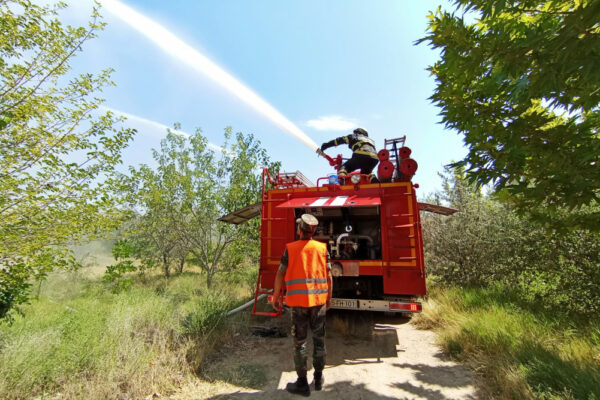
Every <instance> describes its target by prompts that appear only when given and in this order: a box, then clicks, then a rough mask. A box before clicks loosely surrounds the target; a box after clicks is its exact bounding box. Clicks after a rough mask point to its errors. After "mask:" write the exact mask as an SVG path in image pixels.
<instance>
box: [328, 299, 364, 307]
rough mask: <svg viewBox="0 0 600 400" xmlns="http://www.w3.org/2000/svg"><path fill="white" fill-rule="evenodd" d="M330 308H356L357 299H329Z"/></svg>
mask: <svg viewBox="0 0 600 400" xmlns="http://www.w3.org/2000/svg"><path fill="white" fill-rule="evenodd" d="M331 307H332V308H343V309H347V310H356V309H358V300H353V299H331Z"/></svg>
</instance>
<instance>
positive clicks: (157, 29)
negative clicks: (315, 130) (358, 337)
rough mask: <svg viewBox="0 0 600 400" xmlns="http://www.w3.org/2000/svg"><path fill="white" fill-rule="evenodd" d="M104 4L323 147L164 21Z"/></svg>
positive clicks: (110, 1) (112, 1) (111, 0)
mask: <svg viewBox="0 0 600 400" xmlns="http://www.w3.org/2000/svg"><path fill="white" fill-rule="evenodd" d="M101 4H102V6H104V7H105V8H106V9H107V10H108V11H109V12H111V13H113V14H115V15H116V16H117V17H119V18H120V19H122V20H123V21H124V22H125V23H127V24H128V25H130V26H131V27H132V28H134V29H136V30H137V31H139V32H140V33H142V34H143V35H144V36H146V37H147V38H148V39H150V40H152V41H153V42H154V43H155V44H157V45H158V46H159V47H160V48H161V49H163V50H164V51H165V52H167V53H168V54H170V55H171V56H173V57H175V58H177V59H179V60H180V61H182V62H183V63H185V64H186V65H188V66H190V67H191V68H193V69H194V70H196V71H197V72H200V73H202V74H203V75H206V76H207V77H209V78H210V79H212V80H213V81H215V82H216V83H218V84H219V85H220V86H222V87H224V88H225V89H227V90H228V91H229V92H231V93H232V94H234V95H235V96H236V97H238V98H239V99H240V100H242V101H243V102H244V103H246V104H247V105H249V106H250V107H252V108H253V109H254V110H255V111H257V112H258V113H260V114H262V115H263V116H264V117H266V118H267V119H268V120H270V121H271V122H273V123H274V124H275V125H277V126H278V127H280V128H281V129H283V130H284V131H285V132H286V133H288V134H290V135H291V136H292V137H294V138H296V139H298V140H299V141H300V142H302V143H303V144H304V145H306V146H307V147H308V148H310V149H311V150H312V151H316V150H317V149H318V148H319V146H318V145H317V144H316V143H315V142H314V141H313V140H312V139H311V138H310V137H308V136H307V135H306V134H305V133H304V132H303V131H302V130H301V129H300V128H298V127H297V126H296V125H295V124H294V123H293V122H291V121H290V120H289V119H287V118H286V117H285V116H284V115H283V114H281V113H280V112H279V111H278V110H277V109H275V108H274V107H273V106H272V105H270V104H269V103H267V102H266V101H265V100H263V99H262V98H261V97H260V96H259V95H258V94H256V93H254V91H252V89H250V88H249V87H248V86H246V85H245V84H243V83H242V82H240V81H239V80H238V79H236V78H235V77H233V76H232V75H230V74H229V73H227V72H226V71H225V70H223V69H222V68H221V67H219V66H218V65H217V64H215V63H214V62H213V61H211V60H210V59H208V58H207V57H205V56H204V55H202V54H200V53H199V52H198V51H197V50H196V49H194V48H193V47H191V46H190V45H188V44H187V43H185V42H183V41H182V40H181V39H179V38H178V37H177V36H175V35H174V34H173V33H171V32H170V31H169V30H167V29H166V28H165V27H163V26H162V25H160V24H158V23H156V22H155V21H153V20H151V19H150V18H148V17H146V16H144V15H142V14H140V13H138V12H137V11H135V10H133V9H132V8H131V7H129V6H126V5H125V4H123V3H121V2H120V1H117V0H102V1H101Z"/></svg>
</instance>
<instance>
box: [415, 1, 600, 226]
mask: <svg viewBox="0 0 600 400" xmlns="http://www.w3.org/2000/svg"><path fill="white" fill-rule="evenodd" d="M455 4H456V5H457V9H456V10H455V11H454V12H447V11H442V10H440V9H438V10H437V12H436V13H432V14H431V15H430V16H429V18H430V21H429V33H428V35H427V36H426V37H425V38H423V39H421V40H420V41H419V42H423V41H425V42H428V43H429V44H430V45H431V46H432V47H433V48H435V49H439V50H440V51H441V59H440V60H439V61H438V62H436V63H435V64H434V65H433V66H431V67H430V68H429V70H430V71H431V73H432V74H433V75H434V76H435V78H436V82H437V87H436V90H435V92H434V94H433V95H432V96H431V99H432V100H433V102H434V103H435V104H437V105H438V106H439V107H440V108H441V116H442V121H443V122H444V124H445V125H446V127H448V128H451V129H455V130H456V131H458V132H459V133H460V134H462V135H463V136H464V140H465V143H466V145H467V146H468V149H469V152H468V154H467V156H466V158H465V159H464V160H462V161H461V162H459V163H457V165H461V166H465V167H466V171H467V176H468V177H469V178H470V180H472V181H474V182H477V183H478V184H481V185H484V184H488V183H493V184H494V186H495V188H496V190H498V191H501V192H503V196H504V198H505V199H506V200H508V201H510V202H511V203H513V204H514V205H515V206H516V207H517V209H518V210H520V211H522V212H527V213H529V214H530V215H532V216H533V217H535V218H536V219H537V220H539V221H542V222H545V223H547V224H550V225H553V226H555V227H559V228H560V227H570V228H572V227H578V226H579V227H587V228H591V229H594V230H599V229H600V207H599V206H598V205H599V204H600V198H599V195H600V133H599V126H600V108H599V103H600V68H598V65H600V22H599V21H600V2H598V1H594V0H546V1H541V0H524V1H516V0H493V1H483V0H457V1H455Z"/></svg>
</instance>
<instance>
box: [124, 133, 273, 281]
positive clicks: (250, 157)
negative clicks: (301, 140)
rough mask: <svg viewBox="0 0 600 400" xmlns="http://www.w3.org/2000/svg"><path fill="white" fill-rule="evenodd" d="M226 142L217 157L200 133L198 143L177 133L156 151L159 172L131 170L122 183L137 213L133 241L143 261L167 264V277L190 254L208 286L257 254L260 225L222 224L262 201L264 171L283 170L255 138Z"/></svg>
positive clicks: (228, 135)
mask: <svg viewBox="0 0 600 400" xmlns="http://www.w3.org/2000/svg"><path fill="white" fill-rule="evenodd" d="M225 140H226V141H225V144H224V145H223V147H222V148H221V149H220V150H215V149H214V147H213V148H211V145H209V143H208V142H207V140H206V138H205V137H203V136H202V134H201V132H200V131H199V130H198V131H197V132H196V133H195V134H194V135H192V136H191V137H185V136H182V135H178V134H175V133H172V132H170V133H169V134H168V135H167V137H166V138H165V139H164V140H162V141H161V146H160V149H157V150H154V151H153V157H154V159H155V161H156V163H157V167H156V168H155V169H152V168H150V167H148V166H146V165H142V166H140V167H139V168H133V167H132V168H131V169H130V174H129V175H128V176H127V177H123V191H124V193H126V197H127V203H128V204H129V205H130V207H131V209H132V210H135V211H136V217H135V221H134V222H133V224H132V225H131V227H132V229H129V230H128V234H127V235H128V237H129V240H135V241H136V242H137V243H138V244H140V245H139V246H137V247H138V248H139V249H140V250H139V251H138V253H137V254H138V257H140V258H141V259H144V254H143V251H146V252H147V254H148V255H154V257H155V258H156V257H158V258H162V260H163V261H164V263H163V264H162V265H163V267H164V268H165V273H167V271H168V269H167V268H168V265H170V261H169V260H172V259H173V258H174V255H177V254H178V255H179V257H181V255H183V256H184V257H185V255H187V254H189V253H191V255H192V256H193V260H194V261H195V262H196V263H197V264H198V265H200V267H201V268H202V269H203V270H204V272H205V273H206V278H207V284H208V286H210V284H211V282H212V279H213V277H214V274H215V273H216V272H217V270H218V269H219V267H221V266H224V265H223V264H230V265H229V266H231V264H235V263H239V262H241V261H242V260H243V259H244V258H246V257H248V256H252V255H253V254H254V253H256V251H257V250H256V249H257V248H258V233H259V230H258V221H250V222H249V223H247V224H244V225H240V226H232V225H230V224H226V223H222V222H218V218H219V217H221V216H222V215H224V214H227V213H229V212H231V211H234V210H236V209H239V208H242V207H244V206H246V205H249V204H252V203H254V202H256V201H258V200H259V199H260V192H261V187H262V178H261V172H262V171H261V169H260V168H261V167H263V166H267V167H270V168H278V164H277V163H271V162H270V160H269V157H268V156H267V154H266V151H265V150H264V149H262V148H261V147H260V142H259V141H258V140H256V139H254V137H253V136H252V135H243V134H241V133H238V134H236V135H233V134H232V132H231V129H230V128H227V129H226V130H225ZM146 258H148V257H146ZM179 259H180V260H181V258H179Z"/></svg>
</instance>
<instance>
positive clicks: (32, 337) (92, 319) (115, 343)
mask: <svg viewBox="0 0 600 400" xmlns="http://www.w3.org/2000/svg"><path fill="white" fill-rule="evenodd" d="M238 286H239V285H234V286H231V285H229V284H228V283H227V282H225V281H223V282H220V284H217V285H215V287H219V289H218V290H207V289H206V287H205V285H204V277H202V276H199V275H198V274H195V273H185V274H183V275H181V276H176V277H172V278H171V279H169V280H166V279H164V278H163V277H160V276H147V277H145V278H139V277H138V278H136V279H135V281H134V286H133V288H131V289H130V290H127V291H123V292H121V293H118V294H113V293H111V292H110V291H109V290H107V288H105V287H104V286H103V285H102V284H101V283H100V282H98V281H89V280H86V279H84V278H82V276H81V275H76V274H69V275H65V274H56V275H55V276H53V277H51V278H50V280H49V282H47V283H45V284H44V285H43V286H42V288H41V291H40V296H39V299H38V300H34V301H33V302H32V303H31V304H30V305H28V306H26V307H24V308H23V311H24V315H22V316H17V317H16V318H15V320H14V322H13V323H12V324H7V323H6V322H5V323H0V398H2V399H21V398H32V397H35V396H44V395H48V394H56V393H61V395H62V396H64V398H86V399H108V398H143V397H146V396H147V395H151V394H152V393H154V392H160V393H165V392H169V391H170V390H172V389H175V388H176V387H177V386H178V385H180V384H182V383H183V381H185V380H186V379H187V378H188V377H190V376H191V374H192V373H193V372H194V370H195V369H196V368H198V367H199V366H200V364H201V363H202V361H203V359H204V355H205V353H206V352H207V351H209V350H210V349H211V348H212V347H214V346H215V345H218V342H219V341H220V340H224V336H226V335H224V334H223V332H224V330H227V329H229V328H228V327H227V326H225V325H224V323H225V322H226V321H225V319H224V318H223V317H222V314H223V312H224V311H226V310H228V309H230V308H233V307H235V306H236V305H238V304H240V303H241V302H243V301H246V300H247V298H248V297H249V292H248V291H247V290H245V291H244V290H239V287H238Z"/></svg>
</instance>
